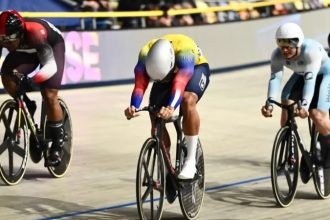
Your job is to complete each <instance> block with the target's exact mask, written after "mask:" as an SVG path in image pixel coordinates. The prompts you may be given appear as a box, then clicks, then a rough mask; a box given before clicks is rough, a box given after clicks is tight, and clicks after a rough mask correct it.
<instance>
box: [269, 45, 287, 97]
mask: <svg viewBox="0 0 330 220" xmlns="http://www.w3.org/2000/svg"><path fill="white" fill-rule="evenodd" d="M283 67H284V65H283V62H282V59H281V58H280V56H279V51H278V50H277V49H276V50H274V52H273V53H272V56H271V65H270V69H271V76H270V79H269V82H268V94H267V98H268V99H273V100H275V99H276V98H277V96H278V94H279V91H280V88H281V83H282V78H283Z"/></svg>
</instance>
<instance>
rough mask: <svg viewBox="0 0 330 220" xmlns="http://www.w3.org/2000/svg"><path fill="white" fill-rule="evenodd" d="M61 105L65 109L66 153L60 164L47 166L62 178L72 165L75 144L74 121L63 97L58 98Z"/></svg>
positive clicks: (53, 173)
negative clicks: (73, 137) (73, 144)
mask: <svg viewBox="0 0 330 220" xmlns="http://www.w3.org/2000/svg"><path fill="white" fill-rule="evenodd" d="M58 101H59V103H60V106H61V108H62V111H63V128H64V149H63V151H64V154H63V157H62V161H61V163H60V164H59V165H58V166H55V167H47V168H48V171H49V173H50V174H51V175H52V176H53V177H55V178H60V177H63V176H64V175H65V174H66V172H67V171H68V168H69V166H70V163H71V160H72V152H73V146H72V136H73V134H72V121H71V116H70V112H69V108H68V106H67V105H66V103H65V102H64V100H63V99H61V98H59V99H58ZM46 121H47V117H46V115H45V118H44V126H46V124H47V123H46ZM44 131H47V129H46V127H45V128H44ZM46 133H47V132H45V134H44V136H45V137H46V139H47V134H46Z"/></svg>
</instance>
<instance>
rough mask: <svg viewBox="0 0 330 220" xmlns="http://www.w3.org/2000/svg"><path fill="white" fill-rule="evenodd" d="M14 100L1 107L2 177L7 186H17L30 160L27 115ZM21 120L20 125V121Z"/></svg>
mask: <svg viewBox="0 0 330 220" xmlns="http://www.w3.org/2000/svg"><path fill="white" fill-rule="evenodd" d="M19 111H21V110H20V109H19V108H18V107H17V102H16V101H15V100H13V99H9V100H6V101H5V102H4V103H3V104H2V105H1V107H0V137H1V138H2V140H3V142H2V143H1V145H0V177H1V179H2V180H3V181H4V183H5V184H6V185H16V184H18V183H19V182H20V181H21V179H22V178H23V176H24V174H25V171H26V164H27V159H28V153H29V150H28V142H29V141H28V128H27V124H26V116H25V114H24V113H23V112H22V111H21V112H19ZM19 117H21V118H20V120H21V121H20V122H21V123H20V124H19V125H18V120H19Z"/></svg>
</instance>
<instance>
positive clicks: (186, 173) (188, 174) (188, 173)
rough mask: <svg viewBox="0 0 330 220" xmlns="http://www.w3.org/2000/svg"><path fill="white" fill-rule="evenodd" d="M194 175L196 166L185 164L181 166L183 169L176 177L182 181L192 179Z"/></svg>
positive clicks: (189, 163) (190, 163)
mask: <svg viewBox="0 0 330 220" xmlns="http://www.w3.org/2000/svg"><path fill="white" fill-rule="evenodd" d="M195 173H196V164H195V163H193V162H186V163H185V164H184V165H183V168H182V170H181V172H180V174H179V175H178V178H179V179H182V180H187V179H193V178H194V177H195Z"/></svg>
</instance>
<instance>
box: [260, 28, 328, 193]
mask: <svg viewBox="0 0 330 220" xmlns="http://www.w3.org/2000/svg"><path fill="white" fill-rule="evenodd" d="M276 43H277V46H278V47H277V48H276V49H275V50H274V51H273V53H272V56H271V77H270V80H269V84H268V98H270V99H273V100H275V99H276V97H277V95H278V92H279V90H280V85H281V81H282V76H283V68H284V67H286V68H288V69H290V70H292V71H293V74H292V75H291V77H290V79H289V80H288V82H287V83H286V85H285V86H284V88H283V90H282V96H281V99H282V103H284V104H289V103H290V102H292V101H291V100H301V108H299V109H298V108H297V109H296V112H295V113H296V115H297V116H299V117H301V118H306V117H308V116H310V117H311V119H312V120H313V122H314V124H315V126H316V130H317V131H318V132H319V138H318V139H319V142H320V145H321V153H322V161H318V162H319V163H323V166H324V181H325V182H324V183H325V186H326V187H330V120H329V108H330V99H329V97H330V89H329V88H330V58H329V57H328V55H327V52H326V51H325V49H324V48H323V46H322V45H321V44H320V43H319V42H317V41H315V40H312V39H305V38H304V34H303V31H302V30H301V28H300V26H299V25H297V24H295V23H285V24H282V25H281V26H280V27H279V28H278V29H277V31H276ZM272 111H273V106H272V105H271V104H269V103H268V104H266V105H265V106H263V107H262V109H261V113H262V115H263V116H265V117H271V116H272ZM286 117H287V113H286V111H282V115H281V126H285V122H286ZM314 159H315V158H314ZM301 161H302V163H301V167H300V175H301V179H302V181H303V182H304V183H307V182H308V180H309V178H310V177H311V174H310V170H309V169H308V167H307V165H306V164H305V163H304V162H305V161H304V160H301ZM327 190H330V189H327Z"/></svg>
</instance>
